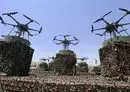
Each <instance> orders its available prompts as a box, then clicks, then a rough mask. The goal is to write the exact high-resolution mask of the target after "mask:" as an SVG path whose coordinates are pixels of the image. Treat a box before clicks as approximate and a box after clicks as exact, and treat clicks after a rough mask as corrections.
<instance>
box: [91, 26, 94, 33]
mask: <svg viewBox="0 0 130 92" xmlns="http://www.w3.org/2000/svg"><path fill="white" fill-rule="evenodd" d="M91 28H92V30H91V32H92V33H93V31H94V27H93V25H91Z"/></svg>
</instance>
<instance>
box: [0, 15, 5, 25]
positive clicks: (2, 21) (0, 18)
mask: <svg viewBox="0 0 130 92" xmlns="http://www.w3.org/2000/svg"><path fill="white" fill-rule="evenodd" d="M0 20H1V23H2V24H4V23H5V22H4V20H3V18H2V17H1V16H0Z"/></svg>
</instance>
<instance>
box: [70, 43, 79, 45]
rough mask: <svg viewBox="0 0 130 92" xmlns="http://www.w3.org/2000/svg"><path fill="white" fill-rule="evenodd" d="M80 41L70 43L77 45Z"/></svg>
mask: <svg viewBox="0 0 130 92" xmlns="http://www.w3.org/2000/svg"><path fill="white" fill-rule="evenodd" d="M78 43H79V42H76V43H70V44H73V45H77V44H78Z"/></svg>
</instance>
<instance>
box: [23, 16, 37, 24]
mask: <svg viewBox="0 0 130 92" xmlns="http://www.w3.org/2000/svg"><path fill="white" fill-rule="evenodd" d="M23 16H24V17H25V18H27V19H29V20H30V22H29V23H28V24H30V23H31V22H35V23H37V24H39V23H38V22H36V21H35V20H33V19H31V18H29V17H28V16H26V15H24V14H23ZM39 25H40V24H39Z"/></svg>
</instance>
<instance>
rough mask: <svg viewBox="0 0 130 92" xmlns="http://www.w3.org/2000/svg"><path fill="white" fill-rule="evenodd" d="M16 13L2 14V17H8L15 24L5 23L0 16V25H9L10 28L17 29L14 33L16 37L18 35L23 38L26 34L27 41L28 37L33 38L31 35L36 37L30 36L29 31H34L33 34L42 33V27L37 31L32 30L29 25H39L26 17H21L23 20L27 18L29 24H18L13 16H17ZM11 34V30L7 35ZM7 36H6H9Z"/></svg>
mask: <svg viewBox="0 0 130 92" xmlns="http://www.w3.org/2000/svg"><path fill="white" fill-rule="evenodd" d="M17 13H18V12H12V13H3V14H2V15H6V16H8V17H10V18H11V19H13V20H14V21H15V23H16V24H10V23H6V22H5V21H4V20H3V18H2V17H1V16H0V20H1V23H2V24H4V25H9V26H12V27H13V28H12V29H14V28H16V29H17V31H16V32H15V33H16V35H18V36H19V37H23V38H24V35H25V33H27V36H28V39H29V36H33V35H36V34H31V33H30V31H34V32H37V33H38V34H40V33H41V31H42V27H40V29H39V30H36V29H32V28H30V27H29V24H30V23H33V22H34V23H37V24H38V25H39V23H38V22H36V21H34V20H33V19H31V18H29V17H28V16H26V15H24V14H23V16H24V17H25V18H27V19H28V20H29V22H27V23H26V24H22V23H20V22H18V21H17V20H16V19H15V18H14V17H13V15H15V14H17ZM29 30H30V31H29ZM11 32H12V30H11V31H10V32H9V34H10V33H11ZM9 34H8V35H9Z"/></svg>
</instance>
